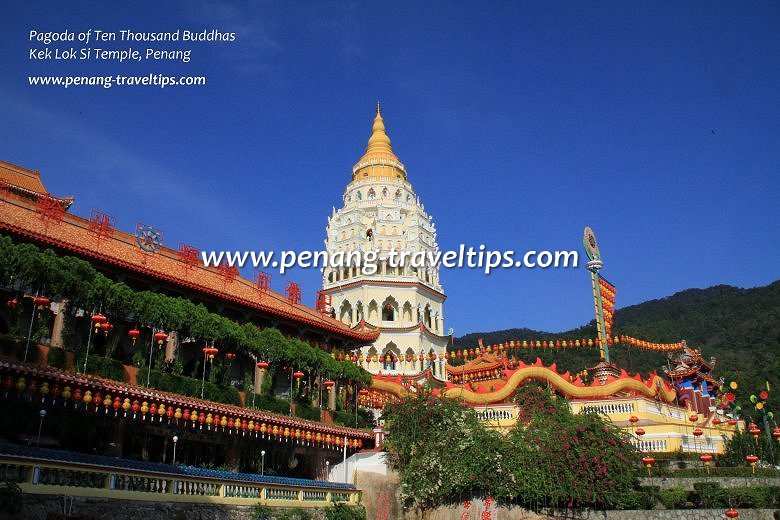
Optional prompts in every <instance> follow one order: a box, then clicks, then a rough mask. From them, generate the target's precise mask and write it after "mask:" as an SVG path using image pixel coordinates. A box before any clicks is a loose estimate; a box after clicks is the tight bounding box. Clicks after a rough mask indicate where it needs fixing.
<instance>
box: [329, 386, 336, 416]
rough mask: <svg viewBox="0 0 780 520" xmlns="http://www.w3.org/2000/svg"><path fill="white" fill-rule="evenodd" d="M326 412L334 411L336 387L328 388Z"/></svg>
mask: <svg viewBox="0 0 780 520" xmlns="http://www.w3.org/2000/svg"><path fill="white" fill-rule="evenodd" d="M328 410H330V411H331V412H335V411H336V385H333V386H331V387H330V388H328Z"/></svg>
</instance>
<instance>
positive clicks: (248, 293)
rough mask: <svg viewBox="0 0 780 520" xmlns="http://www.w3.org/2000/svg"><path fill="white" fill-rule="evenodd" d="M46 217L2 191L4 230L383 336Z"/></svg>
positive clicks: (331, 328)
mask: <svg viewBox="0 0 780 520" xmlns="http://www.w3.org/2000/svg"><path fill="white" fill-rule="evenodd" d="M39 180H40V179H39ZM30 182H33V181H30ZM30 185H31V186H32V184H30ZM41 216H42V215H41V214H40V213H39V212H37V211H36V206H35V204H34V203H33V202H32V201H30V200H28V199H27V198H24V197H22V196H20V195H17V194H15V193H12V192H9V191H5V192H3V191H2V190H0V230H3V231H7V232H10V233H12V234H15V235H19V236H23V237H25V238H27V239H30V240H33V241H35V242H39V243H43V244H46V245H49V246H54V247H57V248H60V249H63V250H66V251H69V252H71V253H74V254H76V255H77V256H80V257H82V258H86V259H89V260H98V261H101V262H105V263H106V264H109V265H113V266H117V267H120V268H122V269H127V270H129V271H133V272H136V273H138V274H141V275H143V276H145V277H149V278H153V279H157V280H162V281H165V282H167V283H171V284H174V285H177V286H180V287H184V288H187V289H190V290H194V291H196V292H199V293H201V294H207V295H210V296H212V297H216V298H217V299H219V300H222V301H226V302H232V303H234V304H237V305H240V306H242V307H245V308H247V309H251V310H254V311H258V312H261V313H264V314H267V315H270V316H272V317H275V318H282V319H285V320H289V321H292V322H294V323H296V324H298V325H300V326H307V327H310V328H312V329H315V330H318V331H321V332H325V333H328V334H331V335H333V336H337V337H339V338H346V339H351V340H356V341H360V342H370V341H373V340H374V339H375V338H376V337H377V336H378V335H379V333H378V332H377V331H371V330H364V331H360V330H351V329H350V328H349V326H347V325H346V324H344V323H342V322H341V321H339V320H337V319H335V318H331V317H329V316H327V315H325V314H323V313H321V312H319V311H317V310H315V309H312V308H310V307H307V306H305V305H302V304H299V303H293V302H291V301H290V300H288V299H287V298H285V297H284V296H282V295H281V294H278V293H276V292H274V291H271V290H260V289H259V288H258V287H257V285H256V284H254V283H252V282H251V281H250V280H247V279H245V278H242V277H241V276H235V277H234V278H233V277H226V276H225V275H224V273H223V272H222V271H221V270H220V269H218V268H215V267H208V268H207V267H204V266H203V265H202V264H201V263H198V265H197V267H195V266H193V265H192V264H190V263H188V262H186V261H184V260H183V259H182V257H181V255H180V254H179V252H177V251H174V250H173V249H170V248H167V247H164V246H163V247H160V248H159V249H158V250H157V251H156V252H154V253H146V252H144V251H143V250H141V248H140V247H139V246H138V243H137V239H136V237H135V236H134V235H130V234H129V233H125V232H122V231H119V230H112V231H111V232H110V234H109V236H108V237H105V236H104V237H102V238H98V237H96V236H95V234H94V233H91V232H90V222H89V221H88V220H86V219H84V218H81V217H78V216H76V215H72V214H70V213H65V214H63V215H61V217H62V219H61V220H59V219H58V221H56V222H52V221H47V220H46V219H43V218H41Z"/></svg>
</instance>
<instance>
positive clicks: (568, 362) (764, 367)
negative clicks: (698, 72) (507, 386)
mask: <svg viewBox="0 0 780 520" xmlns="http://www.w3.org/2000/svg"><path fill="white" fill-rule="evenodd" d="M615 333H617V334H628V335H631V336H634V337H637V338H641V339H646V340H648V341H653V342H658V343H667V342H670V343H671V342H677V341H679V340H681V339H684V340H686V341H687V342H688V345H689V346H692V347H695V348H701V349H702V353H703V355H704V356H705V358H709V357H711V356H714V357H715V358H717V366H716V368H715V376H716V378H720V377H723V378H725V379H726V380H733V379H737V380H738V381H739V382H740V384H741V388H740V393H742V394H743V395H744V392H747V391H750V392H755V391H758V390H759V389H760V388H763V387H764V382H765V381H769V382H770V383H773V384H774V386H777V385H780V281H776V282H774V283H772V284H770V285H767V286H765V287H756V288H753V289H739V288H737V287H731V286H728V285H718V286H715V287H710V288H708V289H688V290H685V291H682V292H679V293H677V294H674V295H673V296H669V297H667V298H662V299H659V300H651V301H647V302H644V303H640V304H638V305H632V306H630V307H625V308H623V309H619V310H617V312H616V313H615V326H614V331H613V335H614V334H615ZM594 336H595V321H592V322H591V323H589V324H588V325H585V326H583V327H580V328H579V329H575V330H571V331H566V332H562V333H548V332H542V331H534V330H530V329H508V330H500V331H495V332H485V333H473V334H467V335H465V336H463V337H460V338H457V339H456V340H455V348H456V349H458V348H472V347H476V346H477V340H478V338H482V340H483V342H484V344H485V345H491V344H494V343H499V342H504V341H508V340H512V339H520V340H523V339H526V340H530V339H541V340H543V339H548V340H549V339H557V338H560V339H564V338H566V339H572V338H578V337H579V338H582V337H594ZM610 354H611V357H612V360H613V361H616V362H617V363H618V365H620V366H621V367H624V368H626V369H627V370H629V372H636V371H639V372H642V373H646V372H650V371H655V370H658V371H660V368H661V366H662V365H664V364H665V363H666V356H665V355H664V354H662V353H655V352H647V351H642V350H638V349H636V348H634V347H632V348H630V349H629V348H627V347H625V346H622V345H620V346H614V347H613V348H612V349H611V350H610ZM537 356H538V357H541V358H542V360H543V361H544V362H545V364H549V363H552V362H553V361H555V362H556V363H557V364H558V368H559V370H561V371H562V370H564V369H568V370H571V371H579V370H581V369H583V368H585V367H589V366H593V365H595V364H596V363H597V362H598V350H597V349H596V348H584V349H575V350H542V349H534V350H530V349H529V350H528V352H527V353H526V354H525V355H523V356H522V359H523V360H524V361H526V362H529V361H533V360H535V359H536V357H537ZM778 392H780V387H779V388H774V387H773V392H772V393H773V394H774V395H773V396H772V400H773V401H775V402H776V399H777V396H778V395H780V394H778ZM772 408H773V409H774V408H777V407H776V406H772Z"/></svg>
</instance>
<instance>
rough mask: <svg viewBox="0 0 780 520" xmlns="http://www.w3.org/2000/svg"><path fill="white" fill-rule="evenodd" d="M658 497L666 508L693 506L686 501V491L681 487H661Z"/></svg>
mask: <svg viewBox="0 0 780 520" xmlns="http://www.w3.org/2000/svg"><path fill="white" fill-rule="evenodd" d="M658 498H659V499H660V501H661V503H662V504H663V505H664V507H665V508H666V509H685V508H687V507H691V506H693V504H691V503H690V502H688V492H687V491H686V490H684V489H682V488H669V489H662V490H661V491H660V492H659V494H658Z"/></svg>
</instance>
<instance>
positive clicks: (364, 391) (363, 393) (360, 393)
mask: <svg viewBox="0 0 780 520" xmlns="http://www.w3.org/2000/svg"><path fill="white" fill-rule="evenodd" d="M358 395H368V390H366V389H365V388H362V389H361V390H360V391H359V392H358Z"/></svg>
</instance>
